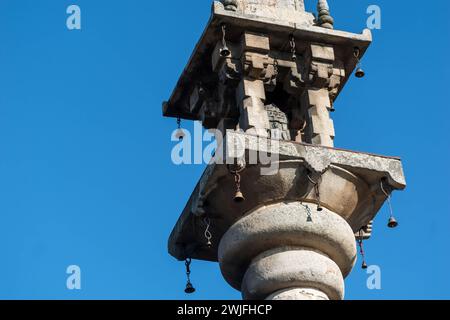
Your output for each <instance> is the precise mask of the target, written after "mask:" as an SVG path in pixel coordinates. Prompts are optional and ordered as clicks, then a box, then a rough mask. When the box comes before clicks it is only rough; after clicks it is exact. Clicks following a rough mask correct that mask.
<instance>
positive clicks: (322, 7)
mask: <svg viewBox="0 0 450 320" xmlns="http://www.w3.org/2000/svg"><path fill="white" fill-rule="evenodd" d="M317 12H318V24H319V26H321V27H322V28H327V29H333V25H334V19H333V17H332V16H331V14H330V7H329V6H328V2H327V0H319V2H318V3H317Z"/></svg>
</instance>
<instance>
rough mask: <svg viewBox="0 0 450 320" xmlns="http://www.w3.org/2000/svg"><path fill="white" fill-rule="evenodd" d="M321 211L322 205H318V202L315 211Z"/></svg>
mask: <svg viewBox="0 0 450 320" xmlns="http://www.w3.org/2000/svg"><path fill="white" fill-rule="evenodd" d="M322 211H323V208H322V206H321V205H320V203H319V204H318V205H317V212H322Z"/></svg>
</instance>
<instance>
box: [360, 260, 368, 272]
mask: <svg viewBox="0 0 450 320" xmlns="http://www.w3.org/2000/svg"><path fill="white" fill-rule="evenodd" d="M368 267H369V266H368V265H367V263H366V262H365V261H363V263H362V266H361V268H362V269H363V270H366V269H367V268H368Z"/></svg>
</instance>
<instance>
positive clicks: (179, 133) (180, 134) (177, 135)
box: [175, 129, 185, 140]
mask: <svg viewBox="0 0 450 320" xmlns="http://www.w3.org/2000/svg"><path fill="white" fill-rule="evenodd" d="M184 136H185V134H184V131H183V129H178V130H177V132H176V133H175V138H176V139H178V140H183V139H184Z"/></svg>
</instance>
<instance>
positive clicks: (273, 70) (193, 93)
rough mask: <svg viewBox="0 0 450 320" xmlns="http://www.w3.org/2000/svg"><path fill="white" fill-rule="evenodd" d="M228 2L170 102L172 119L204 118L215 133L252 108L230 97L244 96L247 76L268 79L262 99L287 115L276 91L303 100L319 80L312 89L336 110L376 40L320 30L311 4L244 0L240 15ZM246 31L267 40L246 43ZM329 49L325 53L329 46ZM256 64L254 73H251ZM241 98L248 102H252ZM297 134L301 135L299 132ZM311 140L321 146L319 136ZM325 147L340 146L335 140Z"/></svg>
mask: <svg viewBox="0 0 450 320" xmlns="http://www.w3.org/2000/svg"><path fill="white" fill-rule="evenodd" d="M222 2H224V3H222ZM222 2H214V4H213V7H212V16H211V18H210V20H209V23H208V25H207V27H206V29H205V31H204V33H203V35H202V37H201V39H200V40H199V42H198V43H197V45H196V47H195V49H194V52H193V54H192V56H191V58H190V60H189V62H188V64H187V66H186V68H185V69H184V71H183V73H182V75H181V77H180V79H179V81H178V83H177V85H176V87H175V89H174V91H173V93H172V95H171V97H170V99H169V101H166V102H164V104H163V115H164V116H166V117H174V118H178V117H179V118H181V119H188V120H199V121H202V122H203V125H204V126H205V127H206V128H208V129H210V128H220V127H219V126H220V125H221V121H222V120H223V119H227V121H228V120H230V119H231V120H233V121H235V122H236V121H238V120H237V119H238V117H239V108H240V109H241V115H242V110H243V109H245V110H247V109H248V108H247V107H246V106H242V103H244V104H245V101H244V102H242V101H224V100H227V99H228V100H230V99H231V100H235V99H236V98H235V97H236V95H238V96H239V94H238V93H235V91H236V90H237V91H239V88H237V86H238V83H239V82H240V81H242V80H243V78H244V77H246V76H247V77H253V76H257V77H260V78H261V79H262V80H263V82H264V88H262V90H263V91H265V92H264V93H263V95H264V97H263V99H262V100H263V102H264V103H266V105H269V104H270V103H275V104H276V105H277V106H278V107H279V108H280V109H283V110H284V109H286V108H285V107H286V106H283V105H282V104H281V103H280V101H270V100H271V97H274V96H276V97H277V98H278V97H279V95H278V94H275V95H273V94H272V93H271V92H272V91H273V90H274V89H276V88H282V87H284V89H283V92H282V93H281V95H282V96H286V95H288V96H292V97H294V100H296V99H300V98H299V97H300V96H301V95H302V87H303V86H304V83H303V82H304V81H313V82H314V81H315V83H312V84H311V85H314V86H317V87H318V88H322V87H325V88H326V90H329V96H330V99H331V102H330V103H328V104H329V105H327V106H326V107H327V108H331V107H332V106H331V104H332V102H333V101H334V100H335V99H336V97H337V96H338V94H339V92H340V91H341V90H342V89H343V87H344V85H345V83H346V82H347V80H348V78H349V76H350V75H351V74H352V72H353V71H354V69H355V68H356V65H357V60H356V59H355V57H354V55H353V52H354V50H355V48H358V49H359V51H360V58H361V57H362V56H363V55H364V53H365V51H366V49H367V48H368V46H369V45H370V43H371V41H372V37H371V33H370V31H369V30H364V32H363V33H362V34H354V33H349V32H344V31H338V30H332V29H327V28H324V27H320V26H318V25H315V18H314V16H313V15H312V14H311V13H307V12H305V11H304V5H303V1H298V0H264V1H260V0H258V1H255V0H238V1H237V4H238V6H237V9H236V11H233V10H229V9H227V8H226V5H225V2H229V1H222ZM231 2H233V1H231ZM222 25H225V26H226V36H225V40H226V44H227V45H228V47H229V49H230V50H231V54H230V56H228V57H227V58H226V59H225V60H223V59H224V58H223V57H220V56H219V55H218V52H219V50H220V48H221V47H222V46H223V42H222V32H221V26H222ZM244 34H247V35H251V34H255V35H263V38H261V39H262V40H258V44H254V43H252V42H247V43H244V42H245V41H246V40H245V39H244ZM250 38H251V37H248V39H250ZM291 38H293V39H294V41H295V46H296V48H295V49H296V54H297V56H298V60H297V61H296V63H293V62H292V61H291V57H292V48H291V46H290V40H291ZM243 41H244V42H243ZM264 41H267V44H264ZM322 44H323V45H325V47H323V48H324V49H321V48H322V47H321V46H322ZM243 45H245V46H246V48H243V47H242V46H243ZM254 45H256V47H254ZM314 48H319V50H316V49H314ZM261 50H262V51H261ZM314 55H315V56H314ZM260 57H261V58H262V59H260ZM224 62H225V67H226V69H224V65H223V63H224ZM249 63H250V64H251V65H252V67H251V68H252V70H253V71H251V70H250V69H248V66H250V64H249ZM259 63H262V64H261V66H262V68H263V69H258V68H260V67H259V66H258V64H259ZM245 68H247V69H245ZM246 70H247V71H246ZM248 70H250V71H248ZM258 70H260V71H258ZM245 72H250V74H249V73H245ZM288 77H290V79H292V80H289V78H288ZM308 78H314V79H308ZM245 90H246V89H245V88H244V94H245ZM252 90H253V89H252ZM277 90H278V89H277ZM247 91H248V90H247ZM241 98H243V99H244V100H245V97H241ZM310 98H311V97H310ZM283 99H284V98H283ZM306 99H307V100H308V97H307V98H306ZM268 100H269V101H268ZM284 100H285V101H287V100H286V99H284ZM291 102H292V99H291ZM293 103H296V102H295V101H294V102H293ZM299 103H300V102H299ZM239 104H241V106H239ZM234 105H235V106H234ZM262 109H264V105H263V106H262ZM248 110H250V109H248ZM255 110H256V109H255ZM258 112H259V111H258ZM241 117H242V116H241ZM250 117H251V116H250ZM250 120H252V119H250ZM233 121H232V122H233ZM239 121H241V120H239ZM261 121H262V122H263V123H266V124H265V125H261V126H262V127H263V128H264V126H266V127H269V126H270V124H269V119H261ZM234 125H235V124H233V125H232V126H231V127H229V126H228V127H226V129H230V128H233V126H234ZM257 126H258V125H255V126H254V127H257ZM301 126H302V125H301V123H297V124H295V125H294V127H295V128H296V129H298V128H297V127H301ZM244 127H245V125H244ZM241 128H242V126H241ZM244 130H246V128H244ZM328 131H329V132H327V134H329V135H333V132H332V131H333V130H331V131H330V130H328ZM291 136H292V137H293V138H294V137H295V134H293V135H291ZM300 141H305V140H300ZM305 142H310V143H315V142H314V141H312V140H311V139H310V140H306V141H305ZM325 145H329V146H332V144H331V143H330V142H328V143H325Z"/></svg>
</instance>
